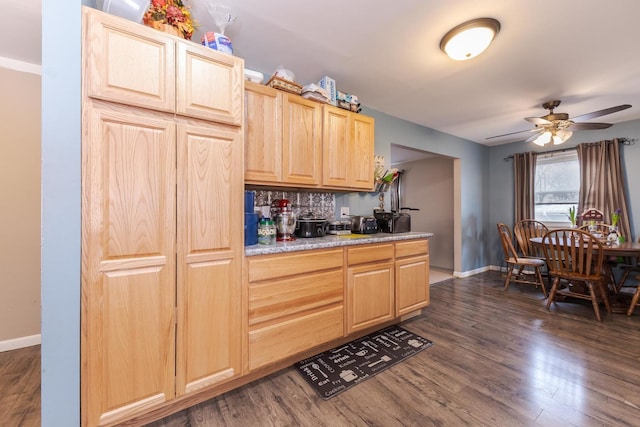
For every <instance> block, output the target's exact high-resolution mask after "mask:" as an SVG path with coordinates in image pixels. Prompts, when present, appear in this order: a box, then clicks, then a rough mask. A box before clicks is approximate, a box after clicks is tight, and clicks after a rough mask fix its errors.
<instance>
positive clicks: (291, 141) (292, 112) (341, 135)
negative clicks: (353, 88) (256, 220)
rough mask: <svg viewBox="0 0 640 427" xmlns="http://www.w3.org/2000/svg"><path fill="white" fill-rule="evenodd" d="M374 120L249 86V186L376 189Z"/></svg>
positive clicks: (246, 117)
mask: <svg viewBox="0 0 640 427" xmlns="http://www.w3.org/2000/svg"><path fill="white" fill-rule="evenodd" d="M373 148H374V120H373V118H372V117H368V116H364V115H362V114H357V113H352V112H350V111H347V110H343V109H341V108H337V107H332V106H329V105H323V104H320V103H317V102H315V101H310V100H307V99H304V98H302V97H300V96H298V95H293V94H290V93H286V92H282V91H279V90H277V89H273V88H270V87H267V86H264V85H259V84H255V83H250V82H246V83H245V182H246V183H248V184H259V185H273V186H289V187H290V186H297V187H315V188H318V187H320V188H327V189H337V190H364V191H370V190H371V189H372V188H373Z"/></svg>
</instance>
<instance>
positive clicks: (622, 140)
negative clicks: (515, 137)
mask: <svg viewBox="0 0 640 427" xmlns="http://www.w3.org/2000/svg"><path fill="white" fill-rule="evenodd" d="M614 139H617V140H618V142H619V143H620V144H622V145H634V144H635V143H636V142H637V141H638V138H614ZM583 144H587V145H589V144H597V142H585V143H583ZM575 149H576V147H575V146H573V147H567V148H558V149H557V150H549V151H541V152H539V153H538V154H548V153H562V152H565V151H569V150H575ZM511 159H513V154H511V155H510V156H507V157H505V158H504V161H505V162H508V161H509V160H511Z"/></svg>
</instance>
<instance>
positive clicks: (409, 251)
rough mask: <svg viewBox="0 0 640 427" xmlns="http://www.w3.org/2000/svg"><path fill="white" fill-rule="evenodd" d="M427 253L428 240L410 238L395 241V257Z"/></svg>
mask: <svg viewBox="0 0 640 427" xmlns="http://www.w3.org/2000/svg"><path fill="white" fill-rule="evenodd" d="M428 253H429V240H427V239H423V240H410V241H407V242H398V243H396V258H402V257H406V256H413V255H426V254H428Z"/></svg>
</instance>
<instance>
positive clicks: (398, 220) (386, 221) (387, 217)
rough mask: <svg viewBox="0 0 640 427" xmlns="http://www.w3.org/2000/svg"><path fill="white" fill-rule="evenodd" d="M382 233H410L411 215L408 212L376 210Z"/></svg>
mask: <svg viewBox="0 0 640 427" xmlns="http://www.w3.org/2000/svg"><path fill="white" fill-rule="evenodd" d="M373 214H374V216H375V218H376V220H377V221H378V227H379V228H380V232H382V233H408V232H409V231H411V216H410V215H409V214H406V213H394V212H381V211H374V213H373Z"/></svg>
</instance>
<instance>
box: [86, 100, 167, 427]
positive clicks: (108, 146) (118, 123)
mask: <svg viewBox="0 0 640 427" xmlns="http://www.w3.org/2000/svg"><path fill="white" fill-rule="evenodd" d="M84 117H85V120H86V121H87V123H90V125H89V126H88V127H87V137H86V138H83V142H82V172H83V176H82V186H83V189H84V191H83V193H82V224H83V230H82V236H83V244H82V246H83V248H82V266H83V269H82V278H83V279H82V282H83V283H82V301H83V312H82V315H81V316H82V317H81V321H82V339H81V348H82V358H83V361H84V362H83V365H84V366H86V369H83V377H82V401H83V413H82V415H83V420H84V421H83V424H85V425H104V424H110V423H113V422H115V421H117V420H122V419H126V418H127V417H129V416H130V415H131V414H134V413H138V412H142V411H145V410H147V409H148V408H152V407H154V406H158V405H160V404H162V403H164V402H166V401H168V400H170V399H172V398H173V395H174V390H175V385H174V370H175V362H174V357H175V356H174V353H175V350H174V349H175V347H174V345H175V344H174V340H175V318H174V312H175V311H174V307H175V268H176V266H175V234H176V231H175V223H176V219H175V188H176V172H175V124H174V123H173V121H172V120H171V119H170V118H167V117H166V116H165V117H163V116H161V115H158V114H155V115H153V114H147V113H145V112H144V111H142V110H133V109H131V108H128V109H127V110H123V109H122V108H119V107H118V106H117V105H114V106H113V107H112V108H109V105H105V106H104V107H103V108H98V107H93V106H86V109H85V113H84Z"/></svg>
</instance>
